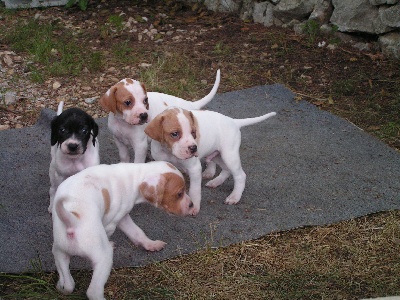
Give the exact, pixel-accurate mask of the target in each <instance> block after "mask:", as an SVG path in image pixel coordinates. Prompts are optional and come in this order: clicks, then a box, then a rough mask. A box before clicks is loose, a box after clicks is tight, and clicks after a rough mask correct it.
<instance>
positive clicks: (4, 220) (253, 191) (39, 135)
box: [0, 85, 400, 273]
mask: <svg viewBox="0 0 400 300" xmlns="http://www.w3.org/2000/svg"><path fill="white" fill-rule="evenodd" d="M208 108H209V109H211V110H214V111H217V112H220V113H223V114H225V115H228V116H231V117H235V118H246V117H254V116H258V115H262V114H264V113H267V112H270V111H276V112H277V113H278V115H277V116H275V117H273V118H270V119H268V120H266V121H264V122H262V123H259V124H257V125H253V126H249V127H245V128H242V146H241V158H242V164H243V168H244V170H245V172H246V173H247V184H246V189H245V191H244V193H243V197H242V199H241V201H240V202H239V204H238V205H235V206H228V205H225V204H223V201H224V199H225V198H226V197H227V196H228V195H229V193H230V192H231V190H232V188H233V181H232V179H230V180H228V181H226V182H225V183H224V184H223V185H222V186H220V187H219V188H217V189H215V190H210V189H208V188H205V187H204V188H203V190H202V208H201V211H200V214H199V215H198V216H197V217H195V218H193V217H175V216H170V215H168V214H166V213H164V212H162V211H160V210H157V209H156V208H154V207H151V206H150V205H138V206H136V207H134V209H133V210H132V212H131V215H132V218H133V220H134V221H135V222H136V223H137V224H138V225H139V226H140V227H141V228H142V229H143V230H144V231H145V232H146V234H147V235H148V236H149V237H150V238H152V239H161V240H164V241H165V242H167V246H166V248H165V249H164V250H162V251H160V252H158V253H149V252H146V251H145V250H143V249H139V248H136V247H134V246H133V245H132V244H131V243H130V242H129V240H128V238H127V237H126V236H124V235H123V234H122V233H121V232H119V231H118V230H117V231H116V232H115V233H114V235H113V236H112V237H111V240H113V241H114V242H115V244H116V249H115V252H114V267H124V266H139V265H144V264H147V263H151V262H155V261H161V260H164V259H167V258H171V257H174V256H177V255H180V254H186V253H192V252H195V251H197V250H199V249H202V248H204V247H210V246H211V247H220V246H226V245H229V244H232V243H237V242H240V241H247V240H251V239H255V238H258V237H261V236H263V235H265V234H268V233H270V232H273V231H281V230H288V229H293V228H296V227H300V226H307V225H323V224H330V223H334V222H339V221H342V220H346V219H350V218H354V217H358V216H362V215H366V214H370V213H374V212H378V211H384V210H392V209H400V196H399V195H400V154H399V153H397V152H396V151H395V150H393V149H391V148H389V147H388V146H387V145H385V144H384V143H382V142H380V141H379V140H377V139H376V138H374V137H372V136H370V135H369V134H367V133H365V132H363V131H362V130H360V129H359V128H357V127H356V126H354V125H353V124H351V123H349V122H347V121H346V120H343V119H341V118H339V117H336V116H334V115H332V114H330V113H328V112H325V111H322V110H320V109H318V108H317V107H315V106H313V105H311V104H309V103H307V102H305V101H300V102H297V101H295V100H294V97H293V94H292V93H291V92H290V91H289V90H287V89H286V88H285V87H283V86H282V85H270V86H259V87H255V88H251V89H246V90H241V91H237V92H230V93H225V94H219V95H217V96H216V97H215V99H214V100H213V101H212V102H211V103H210V104H209V105H208ZM54 115H55V112H54V111H51V110H48V109H45V110H43V111H42V114H41V116H40V119H39V120H38V122H37V124H36V125H34V126H32V127H29V128H23V129H13V130H5V131H1V132H0V143H1V147H2V151H1V152H0V167H1V180H0V189H1V203H0V236H1V243H0V253H1V255H0V271H1V272H13V273H14V272H16V273H19V272H23V271H32V270H33V271H34V270H37V269H38V268H40V269H43V270H46V271H50V270H54V269H55V265H54V260H53V256H52V253H51V246H52V226H51V217H50V215H49V214H48V212H47V207H48V202H49V199H48V190H49V178H48V167H49V163H50V129H49V123H50V121H51V119H52V117H53V116H54ZM97 122H98V124H99V126H100V137H99V141H100V149H101V151H100V155H101V162H102V163H106V164H110V163H117V162H118V152H117V149H116V146H115V145H114V142H113V140H112V137H111V135H110V133H109V131H108V129H107V121H106V118H102V119H98V120H97ZM203 186H204V183H203ZM71 267H72V268H88V267H90V265H89V264H88V263H87V262H86V261H85V260H83V259H80V258H76V259H73V260H72V263H71Z"/></svg>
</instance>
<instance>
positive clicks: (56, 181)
mask: <svg viewBox="0 0 400 300" xmlns="http://www.w3.org/2000/svg"><path fill="white" fill-rule="evenodd" d="M63 106H64V102H63V101H61V102H60V104H59V105H58V110H57V116H56V117H54V119H53V120H52V121H51V162H50V167H49V177H50V190H49V195H50V205H49V208H48V210H49V212H51V210H52V205H53V199H54V194H55V193H56V190H57V187H58V186H59V185H60V183H61V182H63V181H64V180H65V179H66V178H68V177H69V176H71V175H74V174H76V173H78V172H79V171H82V170H83V169H85V168H87V167H91V166H95V165H98V164H99V163H100V156H99V141H98V139H96V138H97V135H98V133H99V127H98V125H97V124H96V122H95V121H94V119H93V118H92V117H91V116H90V115H88V114H87V113H86V112H84V111H83V110H81V109H79V108H69V109H67V110H65V111H64V112H63V111H62V110H63Z"/></svg>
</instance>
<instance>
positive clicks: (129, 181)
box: [52, 162, 193, 299]
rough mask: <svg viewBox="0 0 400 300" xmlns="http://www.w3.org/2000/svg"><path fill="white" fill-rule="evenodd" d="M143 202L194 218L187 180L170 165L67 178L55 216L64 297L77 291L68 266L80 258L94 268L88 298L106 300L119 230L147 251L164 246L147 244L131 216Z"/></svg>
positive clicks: (110, 168) (101, 169) (93, 170)
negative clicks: (86, 260) (73, 258)
mask: <svg viewBox="0 0 400 300" xmlns="http://www.w3.org/2000/svg"><path fill="white" fill-rule="evenodd" d="M142 202H148V203H150V204H152V205H154V206H155V207H159V208H161V209H163V210H165V211H167V212H169V213H172V214H177V215H191V214H193V203H192V201H191V199H190V197H189V196H188V195H187V194H186V192H185V181H184V179H183V176H182V174H181V173H180V172H179V171H178V169H177V168H175V167H174V166H173V165H171V164H170V163H167V162H150V163H147V164H125V163H120V164H115V165H98V166H94V167H90V168H87V169H85V170H83V171H81V172H80V173H78V174H76V175H74V176H71V177H69V178H68V179H66V180H65V181H64V182H63V183H62V184H61V185H60V186H59V187H58V189H57V192H56V195H55V198H54V205H53V211H52V217H53V237H54V243H53V255H54V259H55V264H56V267H57V271H58V274H59V281H58V283H57V289H58V290H60V291H61V292H62V293H64V294H68V293H71V292H72V291H73V289H74V287H75V282H74V280H73V278H72V276H71V273H70V271H69V262H70V257H71V256H74V255H77V256H82V257H86V258H88V259H89V260H90V261H91V263H92V266H93V276H92V280H91V282H90V286H89V288H88V290H87V293H86V294H87V296H88V298H89V299H104V285H105V283H106V281H107V279H108V276H109V274H110V271H111V267H112V262H113V246H112V243H111V242H110V241H109V237H110V236H111V235H112V234H113V232H114V231H115V229H116V228H117V227H118V228H119V229H120V230H122V232H124V233H125V234H126V235H127V236H128V237H129V239H130V240H131V241H132V242H133V243H134V244H135V245H139V246H141V247H143V248H144V249H146V250H148V251H159V250H161V249H162V248H163V247H164V246H165V243H164V242H163V241H159V240H156V241H153V240H151V239H149V238H148V237H147V236H146V234H145V233H144V232H143V231H142V229H140V228H139V227H138V226H137V225H136V224H135V223H134V222H133V220H132V219H131V217H130V215H129V212H130V211H131V210H132V208H133V206H134V205H136V204H138V203H142Z"/></svg>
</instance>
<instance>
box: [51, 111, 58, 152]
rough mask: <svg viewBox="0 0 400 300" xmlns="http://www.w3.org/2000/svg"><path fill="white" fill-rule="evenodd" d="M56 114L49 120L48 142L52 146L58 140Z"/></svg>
mask: <svg viewBox="0 0 400 300" xmlns="http://www.w3.org/2000/svg"><path fill="white" fill-rule="evenodd" d="M58 126H59V125H58V116H57V117H54V118H53V120H51V137H50V142H51V145H52V146H54V145H55V144H56V143H57V141H58Z"/></svg>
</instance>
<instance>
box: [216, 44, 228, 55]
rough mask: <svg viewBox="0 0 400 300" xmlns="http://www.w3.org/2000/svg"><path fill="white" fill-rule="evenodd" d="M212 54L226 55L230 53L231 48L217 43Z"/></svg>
mask: <svg viewBox="0 0 400 300" xmlns="http://www.w3.org/2000/svg"><path fill="white" fill-rule="evenodd" d="M213 52H214V53H215V54H220V55H227V54H229V53H231V48H229V46H227V45H225V44H224V43H223V42H218V43H217V44H216V45H215V47H214V51H213Z"/></svg>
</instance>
